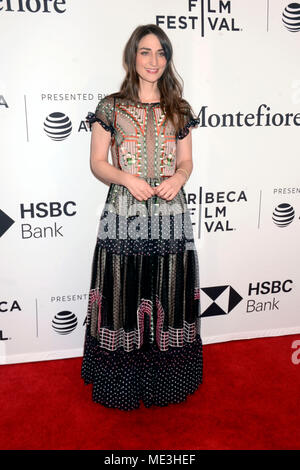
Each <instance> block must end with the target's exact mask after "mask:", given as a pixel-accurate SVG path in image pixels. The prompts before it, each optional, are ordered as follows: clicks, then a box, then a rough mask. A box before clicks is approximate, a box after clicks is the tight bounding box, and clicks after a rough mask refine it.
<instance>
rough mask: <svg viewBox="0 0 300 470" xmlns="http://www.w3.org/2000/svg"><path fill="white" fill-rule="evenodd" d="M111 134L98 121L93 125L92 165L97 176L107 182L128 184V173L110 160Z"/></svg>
mask: <svg viewBox="0 0 300 470" xmlns="http://www.w3.org/2000/svg"><path fill="white" fill-rule="evenodd" d="M110 141H111V134H110V132H108V131H106V130H105V129H104V128H103V127H102V126H101V125H100V124H98V122H95V123H93V125H92V137H91V152H90V166H91V170H92V173H93V174H94V175H95V176H96V178H98V179H100V180H101V181H103V182H104V183H105V184H108V185H109V184H110V183H116V184H121V185H124V186H126V178H127V177H128V175H127V174H126V173H125V172H124V171H122V170H119V169H118V168H116V167H114V166H113V165H111V164H110V163H109V162H108V152H109V147H110Z"/></svg>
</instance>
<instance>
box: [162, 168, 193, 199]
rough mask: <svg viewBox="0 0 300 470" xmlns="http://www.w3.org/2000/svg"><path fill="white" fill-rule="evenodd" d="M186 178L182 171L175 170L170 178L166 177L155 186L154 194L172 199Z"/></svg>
mask: <svg viewBox="0 0 300 470" xmlns="http://www.w3.org/2000/svg"><path fill="white" fill-rule="evenodd" d="M185 181H186V178H185V176H184V174H183V173H181V172H177V173H175V174H174V175H173V176H171V177H170V178H168V179H166V180H165V181H163V182H162V183H160V185H158V186H156V188H155V194H157V196H159V197H161V198H163V199H166V200H167V201H172V199H174V197H175V196H176V194H177V193H178V191H179V190H180V188H181V187H182V186H183V185H184V183H185Z"/></svg>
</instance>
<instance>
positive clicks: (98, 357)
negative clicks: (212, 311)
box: [82, 25, 202, 410]
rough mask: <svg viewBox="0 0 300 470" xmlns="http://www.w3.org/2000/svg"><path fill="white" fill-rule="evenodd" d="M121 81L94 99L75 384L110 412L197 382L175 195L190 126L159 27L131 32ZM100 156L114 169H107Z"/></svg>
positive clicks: (191, 257)
mask: <svg viewBox="0 0 300 470" xmlns="http://www.w3.org/2000/svg"><path fill="white" fill-rule="evenodd" d="M124 62H125V66H126V71H127V74H126V77H125V79H124V82H123V84H122V86H121V89H120V91H119V92H118V93H114V94H112V95H109V96H106V97H105V98H104V99H103V100H101V101H100V102H99V104H98V106H97V108H96V112H95V113H89V114H88V116H87V120H88V121H89V122H90V124H93V123H95V124H93V126H92V137H91V168H92V171H93V173H94V174H95V176H96V177H97V178H99V179H101V180H102V181H103V182H105V183H107V184H109V190H108V195H107V198H106V203H105V207H104V209H103V212H102V215H101V220H100V225H99V233H98V237H97V243H96V248H95V252H94V258H93V265H92V266H93V267H92V279H91V287H90V295H89V306H88V314H87V318H86V323H87V326H86V336H85V344H84V357H83V363H82V378H83V379H84V381H85V383H86V384H89V383H92V384H93V395H92V399H93V400H94V401H95V402H98V403H101V404H102V405H104V406H107V407H113V408H119V409H121V410H133V409H135V408H139V406H140V401H141V400H142V402H143V403H144V405H145V406H146V407H150V406H152V405H156V406H165V405H168V404H170V403H180V402H182V401H184V400H186V398H187V395H188V394H191V393H193V392H194V391H195V390H196V389H197V388H198V386H199V384H200V383H201V382H202V342H201V337H200V286H199V270H198V258H197V252H196V249H195V245H194V239H193V229H192V224H191V219H190V215H189V212H188V209H187V205H186V195H185V192H184V189H183V186H184V184H185V183H186V181H187V179H188V178H189V176H190V174H191V171H192V168H193V162H192V137H191V133H190V132H189V131H190V129H191V128H192V127H193V126H195V125H197V124H198V123H199V120H198V119H195V117H194V116H193V113H192V110H191V108H190V106H189V104H188V103H187V101H185V100H183V99H182V87H181V85H180V82H179V81H178V79H177V78H176V76H175V72H174V66H173V63H172V45H171V43H170V41H169V39H168V37H167V36H166V34H165V33H164V31H163V30H162V29H160V28H159V27H158V26H156V25H145V26H140V27H138V28H136V29H135V31H134V32H133V33H132V35H131V37H130V39H129V41H128V43H127V45H126V47H125V52H124ZM109 148H110V150H111V155H112V161H113V165H111V164H110V163H108V152H109Z"/></svg>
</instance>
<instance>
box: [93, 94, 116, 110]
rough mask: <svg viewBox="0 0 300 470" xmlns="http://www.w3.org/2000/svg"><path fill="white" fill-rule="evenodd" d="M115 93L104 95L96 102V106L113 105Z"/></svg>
mask: <svg viewBox="0 0 300 470" xmlns="http://www.w3.org/2000/svg"><path fill="white" fill-rule="evenodd" d="M116 95H117V93H111V94H109V95H105V96H104V97H103V98H101V99H100V101H99V102H98V105H97V108H99V107H113V106H114V102H115V97H116Z"/></svg>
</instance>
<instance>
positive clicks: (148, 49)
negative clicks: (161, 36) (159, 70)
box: [139, 47, 163, 51]
mask: <svg viewBox="0 0 300 470" xmlns="http://www.w3.org/2000/svg"><path fill="white" fill-rule="evenodd" d="M141 49H145V50H146V51H151V47H139V50H141ZM157 50H158V51H163V48H161V49H157Z"/></svg>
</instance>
